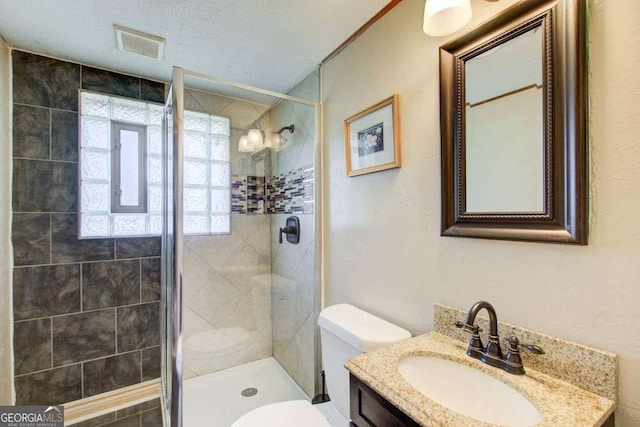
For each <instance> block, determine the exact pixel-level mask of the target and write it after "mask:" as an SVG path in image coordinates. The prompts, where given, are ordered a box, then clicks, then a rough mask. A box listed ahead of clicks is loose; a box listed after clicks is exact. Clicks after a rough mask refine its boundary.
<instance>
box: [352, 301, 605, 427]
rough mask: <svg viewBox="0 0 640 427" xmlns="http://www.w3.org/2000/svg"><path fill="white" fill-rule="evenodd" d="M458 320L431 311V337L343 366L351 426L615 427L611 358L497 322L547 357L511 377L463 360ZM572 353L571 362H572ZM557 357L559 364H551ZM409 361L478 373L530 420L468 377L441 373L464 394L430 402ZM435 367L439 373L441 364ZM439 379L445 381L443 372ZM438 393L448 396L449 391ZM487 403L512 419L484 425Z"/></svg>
mask: <svg viewBox="0 0 640 427" xmlns="http://www.w3.org/2000/svg"><path fill="white" fill-rule="evenodd" d="M459 318H462V319H464V312H462V311H459V310H456V309H453V308H449V307H444V306H440V305H436V322H435V324H436V330H435V331H434V332H430V333H428V334H426V335H422V336H419V337H415V338H412V339H408V340H405V341H402V342H400V343H398V344H395V345H392V346H389V347H385V348H382V349H379V350H376V351H372V352H369V353H365V354H363V355H360V356H358V357H355V358H353V359H351V360H349V361H348V362H347V364H346V365H345V367H346V368H347V369H348V370H349V372H350V374H351V383H350V386H351V390H350V416H351V421H352V426H357V427H368V426H385V427H386V426H431V425H451V426H456V427H459V426H479V425H481V426H490V425H496V424H498V425H537V426H560V425H562V426H603V425H604V426H610V427H613V425H614V419H613V412H614V410H615V406H616V402H615V400H616V394H615V393H616V386H617V382H616V360H615V355H613V354H611V353H608V352H603V351H600V350H596V349H591V348H588V347H585V346H581V345H579V344H575V343H570V342H567V341H563V340H559V339H556V338H553V337H549V336H545V335H543V334H537V333H535V332H533V331H529V330H526V329H523V328H519V327H516V326H513V325H509V324H505V323H500V330H501V331H503V332H505V335H506V334H508V333H511V332H513V333H514V334H515V335H516V336H520V337H521V338H524V339H526V340H527V341H532V339H531V338H533V340H536V339H537V341H536V342H539V343H540V344H541V345H542V346H544V347H546V349H547V354H545V355H542V356H535V357H537V358H538V360H537V361H535V360H536V359H535V358H534V357H523V359H525V360H524V365H525V374H524V375H514V374H510V373H507V372H505V371H503V370H501V369H497V368H495V367H492V366H488V365H487V364H485V363H482V362H481V361H479V360H477V359H474V358H471V357H469V356H467V354H466V350H467V340H466V338H468V337H467V336H465V335H461V334H460V335H458V334H459V330H456V328H455V326H452V325H453V323H454V321H455V319H459ZM477 323H478V325H479V326H480V327H481V328H482V329H484V330H488V329H486V324H485V323H486V319H484V318H480V317H479V318H478V322H477ZM447 325H449V326H447ZM442 332H445V333H442ZM572 355H573V356H575V358H574V359H571V357H573V356H572ZM556 358H558V359H559V360H560V359H561V360H563V361H564V362H558V363H556ZM409 359H414V360H418V361H423V360H441V361H444V363H445V364H446V363H450V364H451V365H455V367H459V368H460V369H461V370H470V371H475V372H477V373H478V374H479V375H480V376H483V377H486V379H488V380H489V381H495V382H499V383H501V384H500V385H501V386H504V387H505V388H507V389H509V390H510V392H511V393H513V394H515V395H518V396H519V398H521V399H524V400H525V401H526V402H527V404H528V405H529V406H530V407H531V409H532V410H533V411H534V412H535V414H533V415H532V414H531V412H529V413H525V412H527V410H521V409H520V407H518V406H517V405H516V406H512V405H511V403H505V402H507V400H509V399H505V398H504V397H503V396H502V395H500V394H499V393H500V391H499V390H497V389H495V388H493V387H492V386H491V385H490V384H488V383H487V385H485V383H482V381H484V380H483V379H480V382H477V381H476V380H475V379H470V380H466V379H465V378H470V377H464V376H461V377H458V376H457V375H453V376H451V375H450V374H449V373H447V374H444V375H445V378H446V381H447V382H448V383H449V384H451V383H455V382H456V381H458V382H459V384H457V386H460V387H461V390H462V391H454V393H453V394H452V395H451V396H449V400H447V399H446V396H444V399H442V400H441V399H440V397H442V396H440V395H438V393H440V392H439V391H437V390H436V392H435V393H436V395H435V397H434V395H430V396H429V397H427V395H426V394H428V392H427V391H425V389H424V388H421V387H420V382H419V381H418V382H415V381H412V379H413V378H411V377H410V376H411V375H417V376H421V375H422V374H421V371H420V370H419V369H418V370H414V371H407V370H406V369H402V368H403V364H405V365H406V363H405V362H406V361H407V360H409ZM420 366H422V365H420ZM424 366H428V365H424ZM433 366H437V367H438V368H436V369H437V370H441V369H440V367H439V366H440V365H438V364H436V365H433ZM455 367H454V369H456V368H455ZM534 367H535V368H538V369H540V370H536V369H535V368H534ZM425 369H428V368H425ZM602 369H604V370H605V371H602ZM541 371H546V372H541ZM411 372H413V373H411ZM439 374H440V375H443V373H442V372H439ZM467 381H468V382H467ZM427 388H428V387H427ZM445 388H447V387H444V388H443V390H444V389H445ZM454 388H455V387H454ZM419 389H420V390H419ZM436 389H437V388H436ZM425 393H426V394H425ZM442 393H444V394H446V391H442ZM518 396H516V397H518ZM492 400H493V401H494V402H492ZM487 403H488V405H489V406H491V404H492V403H495V407H494V408H493V413H494V415H495V414H497V415H496V416H498V417H502V416H503V415H504V414H505V413H510V414H511V417H510V418H511V420H508V421H506V422H505V421H504V418H501V420H502V421H499V422H496V421H487V420H488V419H491V416H492V414H491V413H490V412H491V409H490V410H489V412H488V413H489V415H488V417H489V418H482V417H484V415H486V414H481V416H480V417H474V414H476V413H478V412H474V411H480V413H482V411H483V409H484V407H485V406H486V405H487ZM456 405H458V407H456ZM460 405H461V406H460ZM452 408H455V410H454V409H452ZM485 412H486V411H485ZM465 413H466V414H467V415H465ZM469 414H471V415H469ZM479 419H481V420H482V421H480V420H479Z"/></svg>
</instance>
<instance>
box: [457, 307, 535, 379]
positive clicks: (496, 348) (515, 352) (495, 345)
mask: <svg viewBox="0 0 640 427" xmlns="http://www.w3.org/2000/svg"><path fill="white" fill-rule="evenodd" d="M482 309H485V310H487V313H489V337H488V342H487V345H486V347H485V346H483V344H482V340H481V339H480V328H478V326H476V325H475V321H476V316H477V315H478V312H479V311H480V310H482ZM455 326H456V327H458V328H461V329H462V330H463V331H465V332H468V333H470V334H471V340H470V341H469V347H468V348H467V354H468V355H469V356H471V357H473V358H475V359H478V360H480V361H482V362H484V363H486V364H487V365H490V366H493V367H495V368H500V369H502V370H504V371H506V372H509V373H511V374H516V375H523V374H524V366H523V365H522V359H521V358H520V351H519V349H518V346H519V345H520V341H519V340H518V339H517V338H516V337H510V338H509V340H508V342H509V346H508V348H507V355H506V356H502V348H501V347H500V337H499V336H498V316H497V315H496V310H495V309H494V308H493V306H492V305H491V304H489V303H488V302H486V301H478V302H477V303H475V304H474V305H473V306H472V307H471V309H470V310H469V312H468V313H467V318H466V319H465V321H464V323H462V322H455ZM522 346H523V347H525V348H526V349H527V350H529V351H531V352H532V353H534V354H544V350H542V349H541V348H540V347H538V346H537V345H532V344H522Z"/></svg>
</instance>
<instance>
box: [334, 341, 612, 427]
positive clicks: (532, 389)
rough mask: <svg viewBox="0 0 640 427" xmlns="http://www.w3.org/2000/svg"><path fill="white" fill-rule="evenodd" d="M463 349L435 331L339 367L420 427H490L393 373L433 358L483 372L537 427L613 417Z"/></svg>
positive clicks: (581, 397)
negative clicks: (515, 395)
mask: <svg viewBox="0 0 640 427" xmlns="http://www.w3.org/2000/svg"><path fill="white" fill-rule="evenodd" d="M466 348H467V345H466V344H465V343H462V342H460V341H457V340H455V339H453V338H449V337H447V336H445V335H442V334H439V333H437V332H431V333H428V334H426V335H421V336H418V337H415V338H411V339H408V340H405V341H402V342H400V343H397V344H395V345H392V346H389V347H384V348H381V349H379V350H376V351H372V352H369V353H365V354H362V355H360V356H357V357H354V358H353V359H351V360H349V361H348V362H347V364H346V365H345V367H346V368H347V369H348V370H349V371H350V372H351V373H352V374H354V375H355V376H356V377H358V378H359V379H360V380H361V381H363V382H364V383H366V384H367V385H369V386H370V387H371V388H372V389H374V390H375V391H377V392H378V393H379V394H380V395H382V396H383V397H385V398H386V399H387V400H388V401H389V402H391V403H393V404H394V405H395V406H397V407H398V408H400V409H401V410H402V411H403V412H405V413H406V414H407V415H409V416H410V417H411V418H413V419H414V420H416V421H417V422H419V423H420V424H421V425H424V426H433V425H438V426H455V427H461V426H490V425H492V424H488V423H482V422H479V421H478V420H475V419H472V418H469V417H467V416H465V415H462V414H459V413H457V412H454V411H452V410H450V409H447V408H445V407H444V406H441V405H439V404H438V403H436V402H434V401H432V400H430V399H429V398H427V397H426V396H424V395H423V394H421V393H420V392H418V391H417V390H416V389H414V388H413V387H412V386H411V385H409V383H408V382H406V381H405V380H404V379H403V378H402V376H401V375H400V372H399V371H398V369H397V364H398V362H399V361H400V360H402V359H404V358H407V357H411V356H437V357H440V358H443V359H449V360H452V361H455V362H458V363H461V364H464V365H468V366H471V367H474V368H476V369H478V370H480V371H483V372H485V373H487V374H489V375H491V376H493V377H495V378H497V379H499V380H501V381H502V382H504V383H505V384H508V385H510V386H511V387H513V388H514V389H516V390H518V391H519V392H520V393H521V394H522V395H524V396H525V397H526V398H527V399H529V401H531V403H533V404H534V405H535V406H536V408H538V410H539V411H540V413H541V415H542V421H541V422H540V423H539V424H537V425H538V426H553V427H556V426H600V425H602V424H603V423H604V422H605V421H606V420H607V418H608V417H609V416H610V415H611V414H612V413H613V411H614V409H615V405H616V404H615V402H614V401H613V400H610V399H607V398H605V397H602V396H599V395H597V394H594V393H591V392H589V391H586V390H583V389H581V388H579V387H576V386H574V385H571V384H569V383H567V382H564V381H561V380H558V379H555V378H553V377H551V376H549V375H546V374H543V373H541V372H538V371H535V370H533V369H528V368H527V367H526V365H525V370H526V374H525V375H512V374H508V373H506V372H504V371H503V370H501V369H497V368H493V367H491V366H488V365H486V364H484V363H482V362H480V361H479V360H476V359H473V358H471V357H469V356H467V355H466V353H465V352H466Z"/></svg>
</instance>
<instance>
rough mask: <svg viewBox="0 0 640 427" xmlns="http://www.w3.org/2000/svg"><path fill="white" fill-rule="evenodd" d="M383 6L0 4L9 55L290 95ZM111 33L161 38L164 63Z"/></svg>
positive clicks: (274, 0) (229, 1)
mask: <svg viewBox="0 0 640 427" xmlns="http://www.w3.org/2000/svg"><path fill="white" fill-rule="evenodd" d="M387 2H388V0H366V1H363V0H55V1H54V0H0V35H2V36H3V37H4V38H5V40H6V41H7V42H8V43H9V44H10V45H11V46H13V47H14V48H17V49H22V50H27V51H31V52H36V53H41V54H44V55H49V56H53V57H56V58H61V59H68V60H72V61H77V62H81V63H84V64H89V65H94V66H97V67H101V68H106V69H110V70H115V71H120V72H125V73H129V74H135V75H139V76H143V77H147V78H151V79H156V80H162V81H169V80H170V78H171V67H172V66H173V65H176V66H179V67H182V68H185V69H188V70H193V71H198V72H201V73H205V74H209V75H214V76H217V77H222V78H226V79H230V80H235V81H238V82H241V83H245V84H249V85H253V86H257V87H260V88H264V89H269V90H274V91H277V92H287V91H288V90H289V89H290V88H291V87H293V86H294V85H295V84H296V83H298V82H299V81H301V80H302V79H303V78H304V77H305V76H306V75H308V74H309V73H310V72H311V71H313V69H314V68H315V67H316V66H317V64H318V63H319V62H320V61H321V60H322V59H323V58H324V57H325V56H326V55H328V54H329V53H330V52H331V51H333V50H334V49H335V48H336V47H337V46H339V45H340V44H341V43H342V42H343V41H344V40H345V39H347V38H348V37H349V36H350V35H351V34H353V33H354V32H355V31H356V30H357V29H358V28H359V27H360V26H362V25H363V24H364V23H365V22H366V21H368V20H369V19H370V18H371V17H372V16H373V15H375V14H376V13H377V12H378V11H379V10H381V9H382V8H383V7H384V6H385V5H386V4H387ZM113 24H119V25H122V26H126V27H130V28H134V29H136V30H139V31H143V32H146V33H150V34H153V35H157V36H160V37H164V38H165V39H166V40H167V46H166V52H165V58H164V60H162V61H158V60H153V59H150V58H146V57H142V56H139V55H132V54H126V53H122V52H120V51H118V50H116V48H115V36H114V31H113Z"/></svg>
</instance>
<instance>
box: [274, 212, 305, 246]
mask: <svg viewBox="0 0 640 427" xmlns="http://www.w3.org/2000/svg"><path fill="white" fill-rule="evenodd" d="M282 234H286V235H287V242H289V243H292V244H294V245H295V244H298V242H300V220H299V219H298V217H297V216H290V217H289V218H287V221H286V225H285V226H284V227H280V232H279V233H278V241H279V242H280V244H282Z"/></svg>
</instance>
